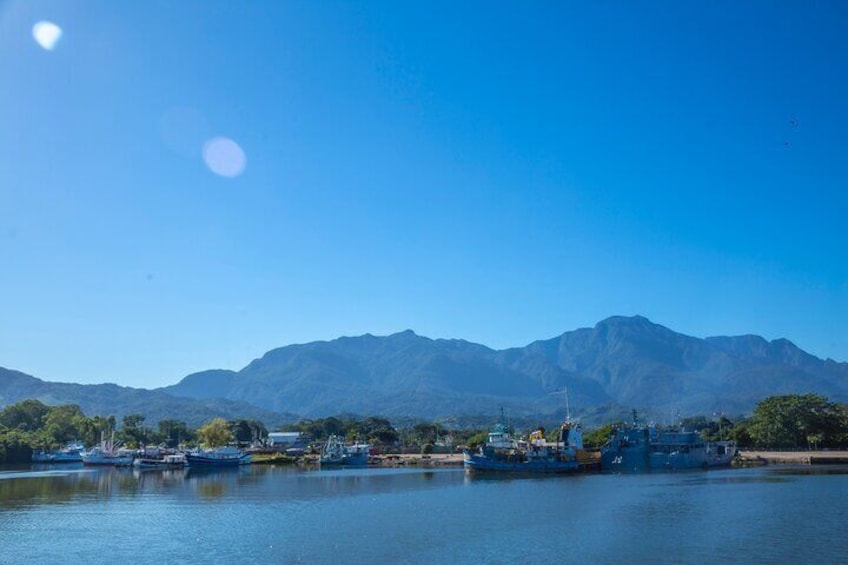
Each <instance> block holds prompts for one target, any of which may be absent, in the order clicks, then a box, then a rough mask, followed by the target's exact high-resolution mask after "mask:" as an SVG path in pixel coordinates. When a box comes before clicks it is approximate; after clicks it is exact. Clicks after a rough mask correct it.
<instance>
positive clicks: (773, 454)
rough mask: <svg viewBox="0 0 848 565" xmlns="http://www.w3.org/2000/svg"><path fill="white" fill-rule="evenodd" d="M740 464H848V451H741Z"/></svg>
mask: <svg viewBox="0 0 848 565" xmlns="http://www.w3.org/2000/svg"><path fill="white" fill-rule="evenodd" d="M738 459H739V463H740V465H743V466H745V465H833V464H848V451H740V452H739V457H738Z"/></svg>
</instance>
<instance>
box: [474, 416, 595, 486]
mask: <svg viewBox="0 0 848 565" xmlns="http://www.w3.org/2000/svg"><path fill="white" fill-rule="evenodd" d="M558 436H559V437H558V438H557V441H555V442H549V441H547V440H546V439H545V434H544V430H543V429H541V428H540V429H538V430H535V431H534V432H533V433H532V434H530V437H529V439H528V440H516V439H515V438H513V437H512V436H511V435H510V433H509V430H508V428H507V427H506V425H504V423H503V422H500V423H498V424H497V425H496V426H495V427H494V428H493V429H492V430H491V431H490V432H489V435H488V438H487V440H486V443H485V444H484V445H483V446H481V447H480V448H479V449H478V450H477V451H471V450H468V449H466V450H463V452H462V454H463V464H464V465H465V468H466V469H467V470H470V471H499V472H507V473H573V472H576V471H578V470H579V469H580V462H579V460H578V451H579V450H582V449H583V436H582V430H581V428H580V426H579V425H575V424H572V423H571V421H570V420H566V422H565V423H564V424H562V426H560V430H559V434H558Z"/></svg>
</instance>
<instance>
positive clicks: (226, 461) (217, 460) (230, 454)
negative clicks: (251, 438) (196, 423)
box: [185, 446, 251, 468]
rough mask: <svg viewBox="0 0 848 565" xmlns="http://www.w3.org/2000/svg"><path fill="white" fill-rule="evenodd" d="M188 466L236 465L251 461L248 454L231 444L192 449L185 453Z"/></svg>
mask: <svg viewBox="0 0 848 565" xmlns="http://www.w3.org/2000/svg"><path fill="white" fill-rule="evenodd" d="M185 458H186V461H187V462H188V466H189V467H205V468H220V467H238V466H239V465H247V464H248V463H250V461H251V456H250V454H247V453H245V452H243V451H242V450H241V449H239V448H237V447H233V446H227V447H216V448H212V449H194V450H192V451H187V452H186V453H185Z"/></svg>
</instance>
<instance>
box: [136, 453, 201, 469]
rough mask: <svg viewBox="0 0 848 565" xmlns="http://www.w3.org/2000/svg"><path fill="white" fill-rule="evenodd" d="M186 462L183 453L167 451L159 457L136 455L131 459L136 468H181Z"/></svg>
mask: <svg viewBox="0 0 848 565" xmlns="http://www.w3.org/2000/svg"><path fill="white" fill-rule="evenodd" d="M187 464H188V461H187V460H186V456H185V454H184V453H168V454H165V455H163V456H161V457H138V458H136V460H135V461H133V467H135V468H136V469H142V470H147V469H182V468H183V467H185V466H186V465H187Z"/></svg>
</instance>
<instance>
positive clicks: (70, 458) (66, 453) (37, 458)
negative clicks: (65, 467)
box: [32, 442, 85, 464]
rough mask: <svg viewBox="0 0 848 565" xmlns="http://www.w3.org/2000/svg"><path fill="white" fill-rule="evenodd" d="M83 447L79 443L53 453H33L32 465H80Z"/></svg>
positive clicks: (42, 451)
mask: <svg viewBox="0 0 848 565" xmlns="http://www.w3.org/2000/svg"><path fill="white" fill-rule="evenodd" d="M83 451H85V446H84V445H83V444H81V443H79V442H72V443H69V444H68V445H66V446H65V447H63V448H62V449H58V450H55V451H44V450H40V451H33V452H32V462H33V463H51V464H52V463H82V453H83Z"/></svg>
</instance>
